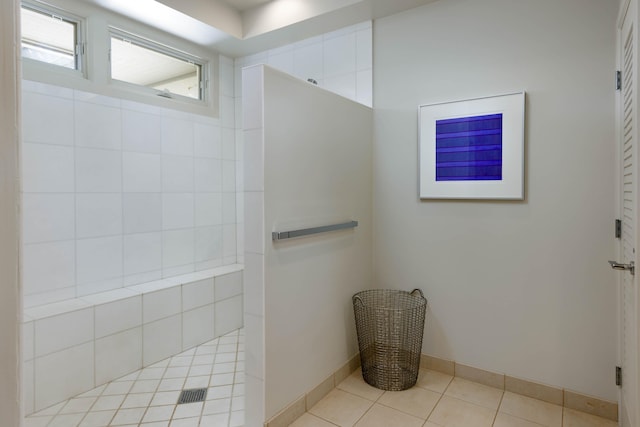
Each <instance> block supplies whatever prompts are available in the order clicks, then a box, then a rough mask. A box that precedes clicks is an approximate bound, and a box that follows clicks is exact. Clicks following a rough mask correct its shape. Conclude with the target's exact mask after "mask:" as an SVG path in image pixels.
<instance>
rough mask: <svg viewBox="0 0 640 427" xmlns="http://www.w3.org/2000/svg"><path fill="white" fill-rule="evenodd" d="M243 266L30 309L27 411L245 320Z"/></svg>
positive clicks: (26, 353)
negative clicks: (205, 276)
mask: <svg viewBox="0 0 640 427" xmlns="http://www.w3.org/2000/svg"><path fill="white" fill-rule="evenodd" d="M241 268H242V267H241V266H239V265H233V266H229V267H223V269H222V270H218V272H215V270H213V271H210V272H202V273H194V274H193V275H191V279H188V278H177V279H169V280H163V281H160V282H156V283H149V284H145V285H140V286H134V287H131V288H128V289H120V290H116V291H110V292H106V293H102V294H95V295H91V296H87V297H83V298H79V299H72V300H68V301H65V302H61V303H53V304H49V305H47V306H41V307H34V308H30V309H27V310H26V311H25V322H24V323H23V337H24V344H23V349H24V351H23V355H24V371H25V381H24V396H25V411H26V413H27V414H30V413H33V412H34V411H38V410H41V409H44V408H46V407H48V406H51V405H53V404H55V403H57V402H60V401H62V400H65V399H68V398H70V397H72V396H74V395H77V394H79V393H82V392H84V391H88V390H90V389H92V388H93V387H95V386H98V385H100V384H104V383H106V382H108V381H112V380H114V379H116V378H118V377H120V376H122V375H125V374H127V373H128V372H132V371H135V370H137V369H140V368H141V367H143V366H148V365H151V364H153V363H155V362H157V361H159V360H162V359H164V358H166V357H168V356H171V355H174V354H177V353H179V352H181V351H184V350H187V349H189V348H192V347H194V346H197V345H199V344H202V343H204V342H207V341H210V340H212V339H214V338H215V337H218V336H220V335H224V334H225V333H227V332H229V331H232V330H235V329H238V328H240V327H242V326H243V301H242V298H243V297H242V294H243V284H242V282H243V279H242V276H243V273H242V271H241ZM197 275H207V276H209V277H207V278H203V277H202V276H200V277H197ZM180 283H183V284H180Z"/></svg>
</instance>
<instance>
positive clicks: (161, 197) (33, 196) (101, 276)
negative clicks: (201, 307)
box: [22, 57, 242, 307]
mask: <svg viewBox="0 0 640 427" xmlns="http://www.w3.org/2000/svg"><path fill="white" fill-rule="evenodd" d="M233 77H234V76H233V61H232V60H231V59H229V58H224V57H221V58H220V107H221V111H220V118H219V119H214V118H209V117H205V116H199V115H195V114H188V113H183V112H179V111H175V110H169V109H165V108H159V107H154V106H149V105H145V104H141V103H136V102H131V101H125V100H120V99H117V98H109V97H104V96H97V95H94V94H91V93H86V92H81V91H78V90H72V89H66V88H61V87H57V86H52V85H46V84H41V83H35V82H31V81H24V82H23V99H24V102H23V135H24V139H23V141H24V142H23V144H22V150H23V168H22V171H23V172H22V173H23V175H22V183H23V186H22V187H23V188H22V190H23V206H24V216H23V236H24V240H23V256H24V295H25V298H24V301H25V306H26V307H34V306H38V305H42V304H48V303H52V302H56V301H61V300H65V299H68V298H74V297H78V296H82V295H88V294H93V293H96V292H104V291H108V290H111V289H117V288H121V287H127V286H132V285H136V284H139V283H144V282H148V281H153V280H158V279H162V278H167V277H171V276H175V275H178V274H185V273H189V272H194V271H200V270H205V269H210V268H215V267H218V266H223V265H229V264H234V263H236V262H237V261H238V256H237V251H238V250H239V248H242V245H239V244H238V243H237V225H238V222H239V221H238V219H237V217H238V213H241V212H242V210H241V207H239V206H237V204H238V203H240V202H241V201H239V200H238V199H239V198H237V197H236V196H235V194H236V189H237V185H238V182H239V180H238V179H237V159H236V148H235V147H236V144H235V107H234V106H233V91H234V81H233Z"/></svg>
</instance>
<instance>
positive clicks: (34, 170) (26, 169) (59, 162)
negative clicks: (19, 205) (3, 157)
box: [22, 142, 75, 193]
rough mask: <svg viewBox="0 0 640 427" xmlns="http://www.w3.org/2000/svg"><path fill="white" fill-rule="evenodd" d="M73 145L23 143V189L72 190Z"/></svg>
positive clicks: (73, 184) (32, 190)
mask: <svg viewBox="0 0 640 427" xmlns="http://www.w3.org/2000/svg"><path fill="white" fill-rule="evenodd" d="M74 158H75V157H74V148H73V147H62V146H53V145H43V144H31V143H28V142H25V143H23V144H22V190H23V191H24V192H26V193H73V192H74V191H75V176H74V172H73V171H74Z"/></svg>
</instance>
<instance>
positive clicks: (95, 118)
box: [75, 102, 122, 150]
mask: <svg viewBox="0 0 640 427" xmlns="http://www.w3.org/2000/svg"><path fill="white" fill-rule="evenodd" d="M75 132H76V133H75V140H76V146H77V147H92V148H105V149H110V150H121V149H122V114H121V110H120V108H114V107H110V106H106V105H100V104H94V103H89V102H76V105H75Z"/></svg>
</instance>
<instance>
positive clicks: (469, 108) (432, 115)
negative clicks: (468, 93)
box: [418, 91, 525, 200]
mask: <svg viewBox="0 0 640 427" xmlns="http://www.w3.org/2000/svg"><path fill="white" fill-rule="evenodd" d="M418 110H419V111H418V123H419V130H418V137H419V143H418V145H419V168H420V172H419V175H420V177H419V197H420V199H497V200H524V160H525V159H524V120H525V92H524V91H522V92H516V93H509V94H505V95H496V96H488V97H484V98H475V99H467V100H462V101H451V102H441V103H435V104H426V105H421V106H420V107H419V108H418Z"/></svg>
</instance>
